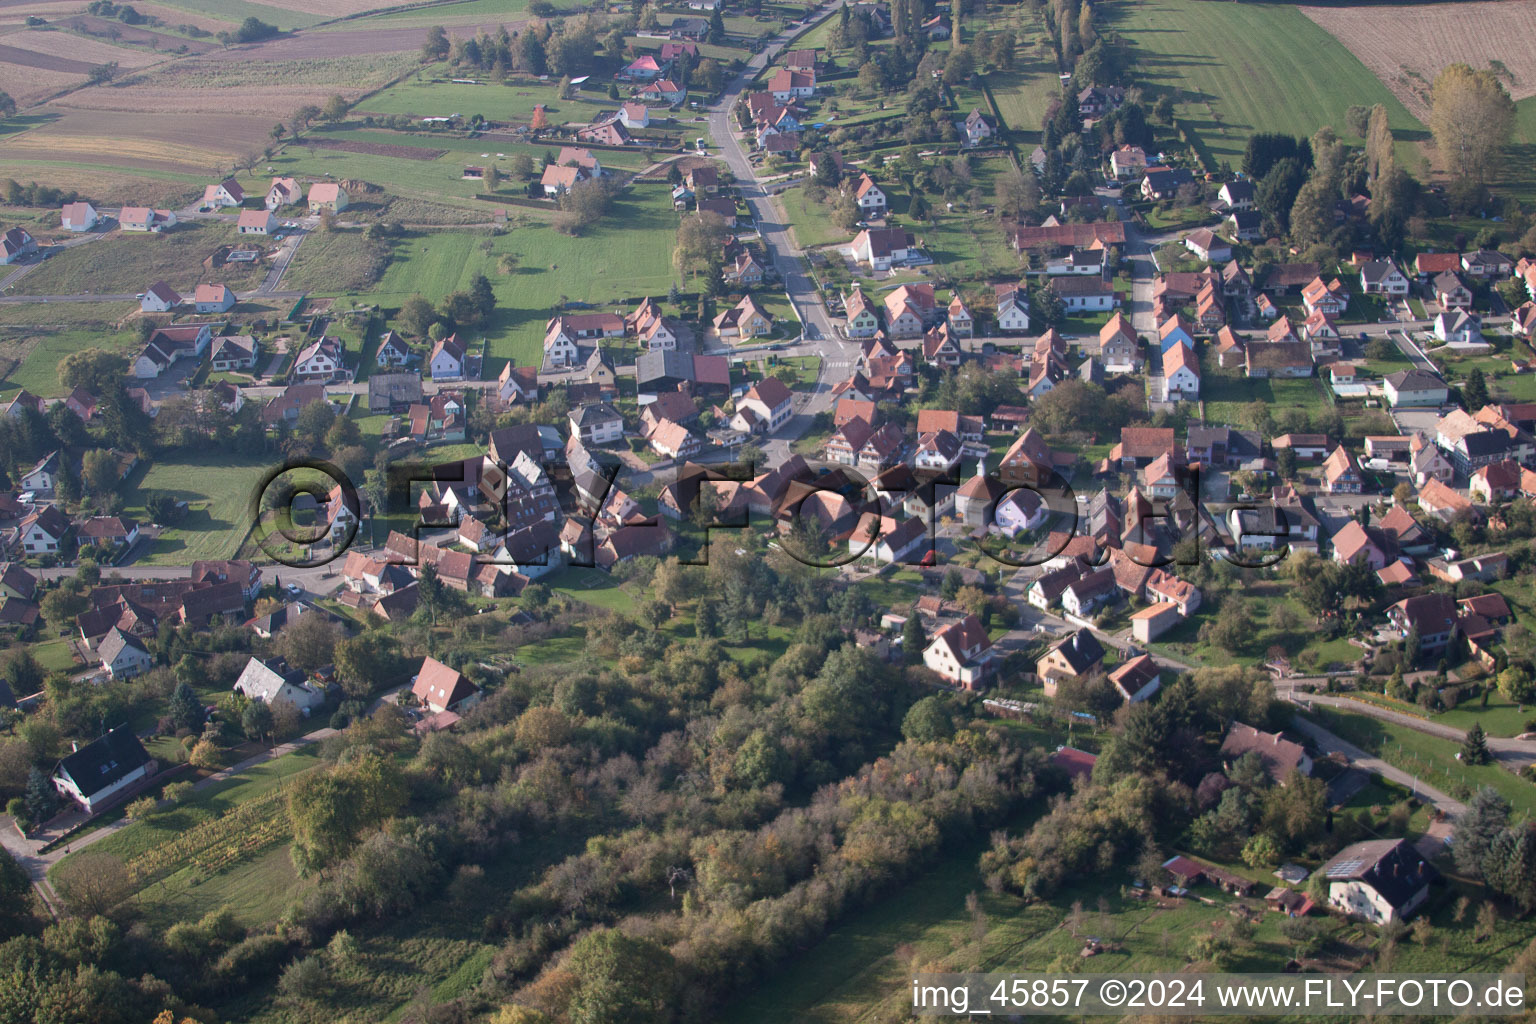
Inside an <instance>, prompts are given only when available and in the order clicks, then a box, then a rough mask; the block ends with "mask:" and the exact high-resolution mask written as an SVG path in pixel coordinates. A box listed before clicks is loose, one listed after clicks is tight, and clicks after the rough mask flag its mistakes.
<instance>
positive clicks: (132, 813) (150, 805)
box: [127, 796, 160, 821]
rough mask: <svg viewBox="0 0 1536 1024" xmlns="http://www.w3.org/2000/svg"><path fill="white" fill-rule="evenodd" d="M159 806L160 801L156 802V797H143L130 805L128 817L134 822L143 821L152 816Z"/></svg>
mask: <svg viewBox="0 0 1536 1024" xmlns="http://www.w3.org/2000/svg"><path fill="white" fill-rule="evenodd" d="M159 806H160V801H158V800H156V799H155V798H154V797H152V796H141V797H139V798H138V799H137V800H135V801H133V802H132V803H130V804H129V805H128V807H127V811H128V817H130V818H132V819H133V820H134V821H143V820H144V819H145V818H147V817H149V816H150V815H151V814H154V813H155V810H156V808H158V807H159Z"/></svg>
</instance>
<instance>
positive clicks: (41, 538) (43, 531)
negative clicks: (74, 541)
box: [16, 505, 69, 555]
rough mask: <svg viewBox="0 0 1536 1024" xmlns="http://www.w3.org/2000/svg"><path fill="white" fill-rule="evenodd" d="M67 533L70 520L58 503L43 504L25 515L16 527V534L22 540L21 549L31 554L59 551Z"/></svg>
mask: <svg viewBox="0 0 1536 1024" xmlns="http://www.w3.org/2000/svg"><path fill="white" fill-rule="evenodd" d="M67 533H69V520H68V519H65V518H64V513H62V512H60V511H59V507H58V506H57V505H45V506H43V507H42V508H41V509H39V510H38V511H36V512H33V513H31V514H29V515H27V516H25V517H23V518H22V520H21V522H20V523H19V524H18V525H17V527H16V536H17V539H18V540H19V541H20V542H21V550H23V551H25V552H26V553H27V554H29V555H42V554H47V553H48V552H56V551H58V550H59V545H60V544H61V543H62V542H63V540H64V536H65V534H67Z"/></svg>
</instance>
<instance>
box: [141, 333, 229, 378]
mask: <svg viewBox="0 0 1536 1024" xmlns="http://www.w3.org/2000/svg"><path fill="white" fill-rule="evenodd" d="M213 327H214V325H212V324H179V325H176V326H173V327H161V328H159V329H158V330H156V331H155V332H154V333H153V334H151V335H150V336H149V341H148V342H147V343H146V344H145V345H144V348H143V350H142V351H140V352H139V355H138V356H137V357H136V358H135V359H134V361H133V375H134V376H135V377H137V378H139V379H140V380H146V379H149V378H151V377H158V376H160V374H161V373H163V372H164V371H165V370H167V369H169V368H170V366H171V364H172V363H174V362H175V361H176V360H178V359H185V358H189V357H199V356H201V355H202V354H203V353H204V352H206V351H207V350H208V346H209V344H211V343H212V341H213Z"/></svg>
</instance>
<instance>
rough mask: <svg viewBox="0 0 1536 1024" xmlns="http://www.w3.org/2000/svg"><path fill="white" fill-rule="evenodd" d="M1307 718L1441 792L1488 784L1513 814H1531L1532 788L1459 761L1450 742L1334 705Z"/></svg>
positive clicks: (1501, 772)
mask: <svg viewBox="0 0 1536 1024" xmlns="http://www.w3.org/2000/svg"><path fill="white" fill-rule="evenodd" d="M1307 717H1309V718H1311V719H1313V720H1314V721H1316V722H1317V723H1318V724H1319V725H1321V726H1322V727H1323V728H1325V729H1327V730H1329V731H1330V732H1332V733H1334V734H1335V735H1337V736H1340V737H1342V738H1343V739H1346V740H1348V741H1349V742H1351V743H1353V744H1355V746H1357V747H1360V748H1361V749H1362V750H1365V751H1367V752H1369V753H1372V754H1375V755H1377V756H1378V757H1380V758H1381V759H1382V760H1383V761H1386V762H1387V763H1388V764H1390V765H1393V766H1394V767H1397V768H1401V769H1402V770H1403V771H1406V772H1408V773H1409V774H1411V775H1414V776H1416V777H1417V778H1419V779H1422V780H1423V781H1424V782H1427V783H1429V784H1430V785H1431V786H1434V787H1435V788H1437V789H1439V790H1441V791H1442V792H1446V793H1449V794H1450V795H1452V796H1456V795H1457V794H1458V792H1461V793H1466V792H1468V791H1470V790H1473V789H1476V788H1477V787H1479V786H1492V787H1493V788H1494V789H1496V790H1498V791H1499V793H1501V794H1502V795H1503V796H1504V798H1505V799H1506V800H1508V801H1509V802H1510V806H1512V807H1513V808H1514V809H1515V810H1516V811H1517V812H1524V813H1525V814H1526V815H1531V814H1536V786H1532V785H1531V784H1530V783H1529V782H1526V781H1525V780H1524V779H1521V778H1519V777H1517V776H1516V775H1514V774H1513V773H1511V772H1510V771H1508V770H1507V769H1505V768H1502V767H1500V766H1499V765H1498V764H1490V765H1468V764H1462V763H1461V762H1460V761H1458V760H1457V759H1456V753H1457V751H1458V750H1459V749H1460V745H1459V744H1457V743H1453V742H1452V741H1450V740H1442V739H1439V738H1438V737H1435V736H1430V735H1428V734H1427V733H1422V732H1419V731H1418V730H1416V729H1410V728H1408V727H1407V726H1403V725H1397V724H1395V723H1392V722H1383V721H1380V720H1379V719H1375V718H1368V717H1366V716H1364V715H1356V714H1350V713H1345V712H1340V711H1336V710H1334V709H1333V708H1313V709H1312V710H1311V711H1309V712H1308V713H1307Z"/></svg>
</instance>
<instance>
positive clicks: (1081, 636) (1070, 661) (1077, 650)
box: [1035, 629, 1104, 697]
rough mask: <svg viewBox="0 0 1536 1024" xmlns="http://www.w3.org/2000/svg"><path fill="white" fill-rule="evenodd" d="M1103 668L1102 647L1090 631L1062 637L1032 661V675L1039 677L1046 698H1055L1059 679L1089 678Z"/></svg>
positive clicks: (1078, 631) (1080, 631)
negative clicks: (1033, 667)
mask: <svg viewBox="0 0 1536 1024" xmlns="http://www.w3.org/2000/svg"><path fill="white" fill-rule="evenodd" d="M1103 667H1104V648H1103V647H1102V646H1101V645H1100V644H1099V640H1098V638H1097V637H1095V636H1094V635H1093V631H1092V630H1090V629H1079V630H1077V631H1075V632H1073V633H1070V634H1068V635H1067V636H1064V637H1062V638H1061V639H1060V640H1058V641H1056V642H1055V643H1054V644H1052V645H1051V647H1050V649H1049V650H1047V651H1046V652H1045V654H1044V655H1043V656H1042V657H1041V658H1040V659H1039V660H1038V661H1036V662H1035V674H1036V675H1037V676H1039V677H1040V681H1041V683H1042V684H1043V686H1044V689H1045V695H1046V696H1047V697H1055V696H1056V687H1057V685H1058V684H1059V683H1060V682H1061V681H1062V680H1063V679H1077V678H1082V677H1085V676H1089V675H1092V674H1093V673H1095V672H1097V671H1099V670H1100V669H1101V668H1103Z"/></svg>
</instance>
